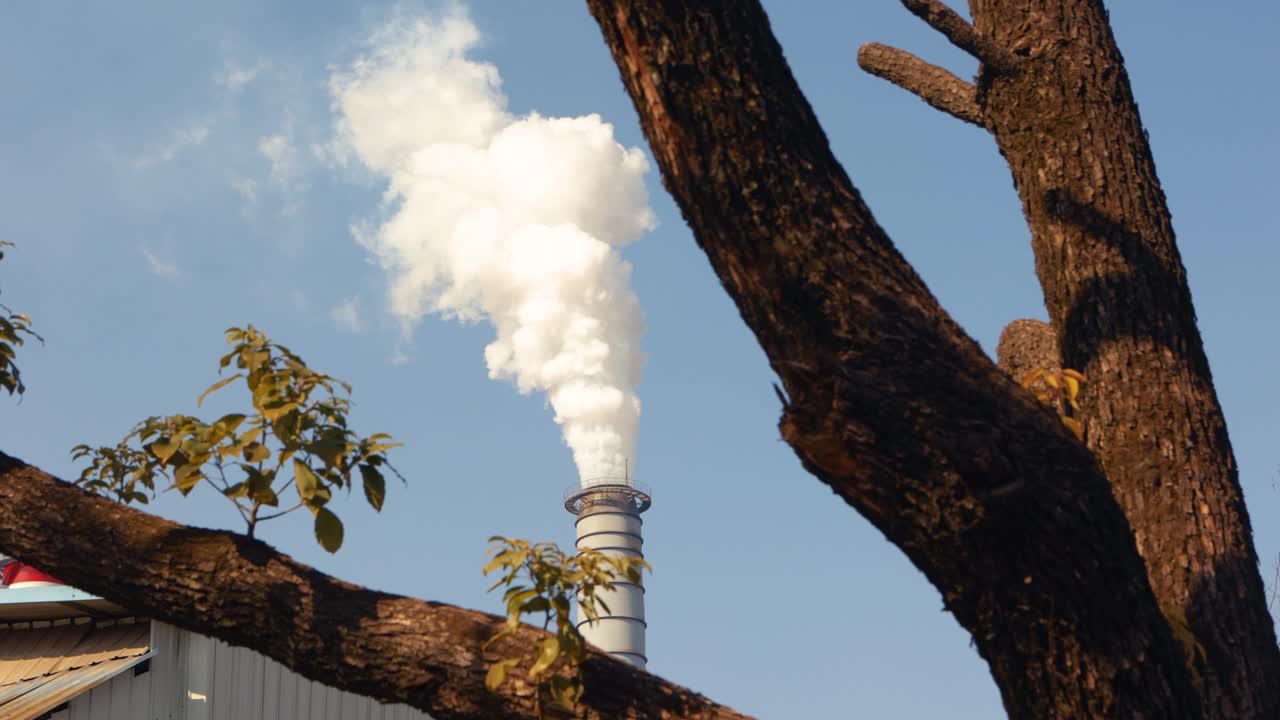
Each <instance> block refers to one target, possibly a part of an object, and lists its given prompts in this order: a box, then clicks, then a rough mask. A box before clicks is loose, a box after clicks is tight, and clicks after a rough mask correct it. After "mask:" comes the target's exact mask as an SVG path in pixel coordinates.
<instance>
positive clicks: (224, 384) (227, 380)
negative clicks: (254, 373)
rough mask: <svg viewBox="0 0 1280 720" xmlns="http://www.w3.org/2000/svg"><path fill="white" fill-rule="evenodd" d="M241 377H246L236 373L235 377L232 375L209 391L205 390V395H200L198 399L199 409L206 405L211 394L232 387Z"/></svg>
mask: <svg viewBox="0 0 1280 720" xmlns="http://www.w3.org/2000/svg"><path fill="white" fill-rule="evenodd" d="M241 377H244V375H242V374H240V373H236V374H235V375H232V376H231V377H229V378H225V379H223V380H219V381H218V382H216V383H214V384H213V385H210V386H209V389H208V390H205V391H204V392H203V393H201V394H200V397H199V398H196V407H199V406H200V405H202V404H203V403H204V399H205V398H207V397H209V396H210V395H211V394H213V393H215V392H217V391H218V390H221V389H222V388H224V387H226V386H228V385H230V384H231V383H233V382H235V380H236V379H237V378H241Z"/></svg>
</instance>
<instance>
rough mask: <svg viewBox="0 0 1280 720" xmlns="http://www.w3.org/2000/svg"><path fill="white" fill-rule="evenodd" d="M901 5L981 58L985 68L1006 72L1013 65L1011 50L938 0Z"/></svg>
mask: <svg viewBox="0 0 1280 720" xmlns="http://www.w3.org/2000/svg"><path fill="white" fill-rule="evenodd" d="M902 4H903V6H904V7H906V8H907V10H910V11H911V14H912V15H915V16H916V17H918V18H920V19H921V20H923V21H925V22H926V23H928V25H929V27H931V28H933V29H934V30H937V31H938V32H940V33H942V35H943V36H944V37H946V38H947V40H949V41H951V44H952V45H955V46H956V47H958V48H960V49H961V50H963V51H965V52H967V53H969V54H970V55H972V56H974V57H975V58H977V59H979V60H981V61H982V62H983V63H985V64H986V65H987V67H988V68H990V69H992V70H996V71H998V72H1007V71H1009V70H1012V69H1013V67H1014V65H1015V64H1016V58H1014V56H1013V54H1012V53H1010V52H1009V51H1008V50H1006V49H1005V48H1003V47H1000V46H999V45H997V44H995V43H994V42H992V41H991V40H990V39H989V38H987V37H985V36H983V35H982V33H979V32H978V30H977V29H976V28H974V27H973V25H970V24H969V22H968V21H966V20H965V19H964V18H962V17H960V16H959V15H958V14H956V11H955V10H952V9H951V8H949V7H947V6H946V5H944V4H942V3H941V2H938V0H902Z"/></svg>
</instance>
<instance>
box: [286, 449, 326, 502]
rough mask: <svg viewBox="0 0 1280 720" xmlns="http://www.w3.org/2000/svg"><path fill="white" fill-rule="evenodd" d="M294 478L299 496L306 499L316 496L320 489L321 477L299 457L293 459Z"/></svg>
mask: <svg viewBox="0 0 1280 720" xmlns="http://www.w3.org/2000/svg"><path fill="white" fill-rule="evenodd" d="M293 480H294V482H295V483H297V486H298V497H301V498H302V499H303V500H304V501H306V500H310V499H311V498H313V497H315V495H316V493H317V492H318V491H319V490H320V478H318V477H316V474H315V473H314V472H312V471H311V468H309V467H307V464H306V463H304V462H302V461H301V460H299V459H297V458H294V460H293Z"/></svg>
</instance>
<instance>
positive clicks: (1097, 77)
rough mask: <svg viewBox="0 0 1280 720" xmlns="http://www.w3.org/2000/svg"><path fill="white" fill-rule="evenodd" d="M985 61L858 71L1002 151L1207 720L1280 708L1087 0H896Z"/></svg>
mask: <svg viewBox="0 0 1280 720" xmlns="http://www.w3.org/2000/svg"><path fill="white" fill-rule="evenodd" d="M902 1H903V4H904V5H906V6H907V7H908V8H909V9H910V10H911V11H912V12H914V13H915V14H916V15H918V16H920V17H921V18H922V19H924V20H925V21H926V22H928V23H929V24H930V25H932V26H934V27H935V28H936V29H938V30H939V31H941V32H943V33H944V34H945V35H946V36H947V37H948V38H949V39H950V40H951V41H952V42H953V43H955V44H956V45H958V46H960V47H961V48H963V49H965V50H966V51H968V52H970V53H971V54H973V55H975V56H976V57H978V58H979V59H980V60H981V61H982V66H981V72H980V73H979V76H978V79H977V85H976V87H975V86H973V85H969V84H967V83H965V82H964V81H961V80H960V79H959V78H956V77H955V76H953V75H950V74H949V73H947V72H946V71H945V70H943V69H941V68H937V67H934V66H931V65H928V64H927V63H925V62H924V61H922V60H919V59H918V58H915V57H914V56H912V55H910V54H908V53H905V52H903V51H901V50H898V49H896V48H887V47H884V46H881V45H876V44H870V45H867V46H864V47H863V48H862V49H861V50H860V51H859V55H858V60H859V63H860V64H861V65H862V67H863V68H864V69H866V70H868V71H869V72H872V73H874V74H876V75H879V76H880V77H883V78H885V79H887V80H889V81H890V82H893V83H895V84H897V85H899V86H901V87H903V88H905V89H907V90H909V91H911V92H913V93H915V94H917V95H919V96H920V97H921V98H922V99H924V100H925V101H926V102H928V103H929V104H930V105H932V106H934V107H936V108H938V109H940V110H943V111H944V112H947V113H949V114H951V115H953V116H954V117H957V118H960V119H962V120H965V121H967V122H972V123H974V124H976V125H980V126H982V127H985V128H987V129H988V130H989V131H990V132H991V133H992V134H993V135H994V136H995V138H996V142H997V144H998V145H999V147H1000V151H1001V153H1002V154H1003V155H1004V157H1005V158H1006V159H1007V160H1008V161H1009V167H1010V169H1011V171H1012V173H1013V180H1014V184H1015V185H1016V186H1017V188H1018V194H1019V196H1020V197H1021V199H1022V205H1023V210H1024V212H1025V214H1026V217H1027V222H1028V225H1029V226H1030V228H1031V235H1032V244H1033V247H1034V249H1035V255H1036V271H1037V273H1038V275H1039V277H1040V284H1041V286H1042V287H1043V288H1044V296H1045V304H1046V305H1047V307H1048V309H1049V315H1050V317H1051V318H1052V320H1053V325H1054V326H1055V328H1056V329H1057V332H1058V335H1059V340H1060V344H1061V347H1062V349H1063V352H1062V355H1063V357H1062V358H1061V359H1060V362H1055V363H1053V364H1054V365H1059V364H1061V365H1063V366H1065V367H1069V368H1073V369H1077V370H1082V371H1083V372H1084V374H1085V375H1086V376H1088V378H1089V381H1090V382H1089V387H1088V391H1087V392H1086V394H1085V396H1084V415H1085V423H1086V425H1087V429H1088V433H1087V436H1086V437H1087V441H1088V445H1089V447H1090V449H1091V450H1093V452H1094V453H1095V455H1096V456H1097V457H1098V459H1099V460H1100V461H1101V463H1102V466H1103V469H1104V470H1105V471H1106V473H1107V477H1108V479H1109V480H1110V481H1111V483H1112V487H1113V490H1114V492H1115V494H1116V497H1117V498H1118V499H1119V501H1120V504H1121V506H1122V507H1123V508H1124V510H1125V514H1126V516H1127V517H1128V518H1129V521H1130V523H1131V524H1132V526H1133V529H1134V535H1135V538H1136V540H1137V543H1138V549H1139V551H1140V552H1141V553H1142V555H1143V557H1144V558H1145V560H1146V561H1147V563H1146V564H1147V571H1148V574H1149V577H1150V581H1151V585H1152V587H1153V589H1154V591H1155V593H1156V597H1157V599H1158V600H1159V602H1160V604H1161V606H1162V607H1163V608H1164V611H1165V613H1166V615H1167V616H1168V617H1169V618H1170V620H1171V622H1173V623H1174V624H1175V625H1177V626H1179V627H1181V628H1186V629H1187V632H1188V633H1189V634H1188V635H1187V636H1186V637H1185V638H1184V642H1186V643H1187V645H1188V647H1189V648H1190V651H1191V654H1192V656H1193V661H1194V665H1195V667H1196V675H1197V679H1198V680H1200V681H1201V685H1200V689H1201V696H1202V698H1203V702H1204V708H1205V712H1206V715H1208V716H1211V717H1224V718H1237V717H1280V679H1277V678H1280V649H1277V645H1276V637H1275V632H1274V629H1273V627H1272V624H1271V622H1270V619H1269V617H1268V614H1267V610H1266V598H1265V593H1264V590H1263V586H1262V579H1261V577H1260V576H1259V574H1258V570H1257V556H1256V554H1255V551H1254V548H1253V543H1252V533H1251V531H1250V528H1249V517H1248V515H1247V513H1246V511H1245V507H1244V499H1243V496H1242V493H1241V490H1240V485H1239V481H1238V478H1237V475H1236V465H1235V459H1234V457H1233V456H1232V452H1231V444H1230V441H1229V440H1228V438H1227V430H1226V423H1225V421H1224V419H1223V416H1222V409H1221V407H1220V406H1219V404H1218V399H1217V396H1216V394H1215V392H1214V388H1213V380H1212V378H1211V376H1210V373H1209V364H1208V361H1207V359H1206V358H1205V354H1204V348H1203V345H1202V343H1201V341H1200V334H1199V331H1198V330H1197V328H1196V323H1195V312H1194V310H1193V308H1192V305H1191V294H1190V291H1189V290H1188V287H1187V280H1186V272H1185V270H1184V268H1183V266H1182V261H1181V259H1180V258H1179V255H1178V249H1177V246H1176V244H1175V243H1174V234H1173V226H1172V224H1171V222H1170V219H1169V210H1168V207H1167V206H1166V204H1165V198H1164V193H1163V192H1162V191H1161V189H1160V183H1159V181H1158V180H1157V179H1156V173H1155V164H1154V162H1153V160H1152V157H1151V148H1150V146H1149V144H1148V143H1147V137H1146V134H1145V133H1144V132H1143V130H1142V123H1141V121H1140V119H1139V117H1138V109H1137V105H1136V104H1135V103H1134V99H1133V93H1132V91H1131V90H1130V87H1129V79H1128V75H1127V73H1126V72H1125V68H1124V61H1123V59H1122V58H1121V57H1120V52H1119V50H1118V49H1117V47H1116V43H1115V38H1114V37H1113V36H1112V34H1111V28H1110V25H1109V24H1108V22H1107V15H1106V10H1105V9H1104V8H1103V6H1102V3H1101V2H1100V1H1099V0H1046V1H1045V2H1040V3H1033V4H1027V3H1025V2H1019V1H1015V0H971V2H970V8H971V10H972V13H973V17H974V25H972V26H971V25H969V24H968V23H967V22H966V21H964V20H963V19H962V18H960V17H959V16H958V15H956V14H955V13H954V12H952V11H951V10H949V9H948V8H947V7H946V6H944V5H942V4H941V3H939V2H938V1H937V0H902Z"/></svg>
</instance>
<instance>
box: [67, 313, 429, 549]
mask: <svg viewBox="0 0 1280 720" xmlns="http://www.w3.org/2000/svg"><path fill="white" fill-rule="evenodd" d="M226 339H227V343H228V344H229V345H231V346H232V349H231V352H229V353H227V354H226V355H224V356H223V357H222V358H221V360H220V361H219V363H218V368H219V369H218V372H219V374H221V372H222V371H223V370H225V369H226V368H227V367H228V366H230V365H233V364H234V366H235V368H236V369H237V370H239V372H237V373H235V374H234V375H231V376H230V377H227V378H224V379H222V380H220V381H218V382H217V383H214V384H213V385H212V386H211V387H210V388H209V389H208V390H205V391H204V393H203V394H201V395H200V398H199V399H198V400H197V405H202V404H203V403H204V400H205V398H207V397H208V396H209V395H210V394H212V393H214V392H217V391H218V390H221V389H222V388H225V387H226V386H228V385H230V384H231V383H233V382H235V381H236V380H243V381H244V386H245V388H246V389H247V390H248V391H249V395H250V405H251V407H252V412H248V413H230V414H227V415H223V416H222V417H220V418H218V419H217V420H214V421H213V422H206V421H204V420H201V419H200V418H196V417H192V416H189V415H169V416H155V417H149V418H147V419H145V420H143V421H141V422H139V423H138V424H137V425H135V426H134V427H133V430H132V431H130V432H129V434H128V435H126V436H125V437H124V438H123V439H122V440H121V441H120V442H119V443H118V444H117V445H116V446H115V447H98V448H92V447H90V446H88V445H77V446H76V447H75V448H73V449H72V451H71V452H72V457H73V458H75V459H77V460H81V459H87V460H88V461H89V466H88V467H87V468H85V470H84V471H83V472H81V473H80V477H79V479H78V480H77V481H76V482H77V483H78V484H79V485H81V486H83V487H85V488H86V489H88V490H89V491H91V492H96V493H103V494H108V493H109V494H113V495H114V496H115V497H116V498H117V499H119V500H120V501H121V502H125V503H130V502H137V503H144V504H145V503H147V502H148V501H149V500H150V499H151V498H153V497H155V495H156V494H157V492H163V491H168V490H173V489H176V490H178V492H180V493H182V494H183V495H187V494H189V493H190V492H191V491H192V490H194V489H195V488H196V487H197V486H198V485H199V484H200V483H201V482H205V483H208V484H210V485H212V486H214V487H215V488H216V489H217V490H218V491H219V492H221V493H222V495H223V496H225V497H226V498H227V499H229V500H231V502H232V503H234V505H235V507H236V509H237V510H238V511H239V513H240V516H241V517H242V518H243V519H244V521H245V524H246V525H247V526H248V530H247V532H248V535H249V536H250V537H252V536H253V534H254V531H255V529H256V528H257V526H258V523H261V522H264V521H266V520H273V519H275V518H278V517H281V516H282V515H285V514H288V513H290V512H293V511H294V510H297V509H299V508H303V507H305V508H307V509H308V510H310V511H311V513H312V515H314V517H315V534H316V540H317V541H319V543H320V545H321V547H323V548H324V549H325V550H327V551H329V552H336V551H337V550H338V548H339V547H341V546H342V540H343V527H342V521H341V520H339V519H338V516H337V515H335V514H334V513H333V511H332V510H331V509H330V508H329V501H330V500H331V499H332V498H333V494H334V491H336V490H340V489H346V490H347V491H348V493H349V492H350V491H351V486H352V485H353V484H354V477H353V476H354V474H355V473H357V472H358V473H359V475H360V480H361V484H362V486H363V489H364V495H365V498H366V499H367V500H368V502H369V505H371V506H372V507H373V509H374V510H381V509H382V504H383V501H384V500H385V498H386V492H387V489H386V479H385V478H384V476H383V474H382V469H383V468H386V469H388V470H390V471H391V472H392V473H394V474H395V475H396V477H400V479H401V480H402V481H403V479H404V478H403V477H401V476H400V474H399V473H398V472H397V471H396V469H395V468H394V467H392V466H391V465H390V463H388V462H387V456H386V451H387V450H389V449H391V448H394V447H398V446H399V445H400V443H394V442H391V436H389V435H386V434H381V433H379V434H376V435H370V436H369V437H360V436H359V435H357V434H356V433H355V432H353V431H352V430H351V429H350V428H349V427H348V424H347V415H348V413H349V411H350V408H351V403H350V400H349V399H348V396H349V395H350V394H351V386H350V385H347V384H346V383H344V382H342V381H341V380H338V379H336V378H333V377H330V376H329V375H325V374H324V373H320V372H316V371H315V370H312V369H311V368H309V367H307V364H306V363H305V362H304V361H303V360H302V358H301V357H299V356H298V355H296V354H294V353H293V352H291V351H290V350H289V349H288V348H286V347H285V346H283V345H280V344H278V343H274V342H272V341H271V339H270V338H268V337H267V336H266V335H265V334H264V333H262V332H261V331H259V330H257V329H255V328H254V327H253V326H252V325H250V326H248V327H246V328H230V329H228V330H227V331H226ZM286 495H289V496H291V498H290V499H291V500H295V501H294V502H292V503H291V504H290V505H289V506H288V507H284V508H281V505H282V496H286Z"/></svg>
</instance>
